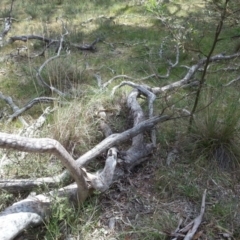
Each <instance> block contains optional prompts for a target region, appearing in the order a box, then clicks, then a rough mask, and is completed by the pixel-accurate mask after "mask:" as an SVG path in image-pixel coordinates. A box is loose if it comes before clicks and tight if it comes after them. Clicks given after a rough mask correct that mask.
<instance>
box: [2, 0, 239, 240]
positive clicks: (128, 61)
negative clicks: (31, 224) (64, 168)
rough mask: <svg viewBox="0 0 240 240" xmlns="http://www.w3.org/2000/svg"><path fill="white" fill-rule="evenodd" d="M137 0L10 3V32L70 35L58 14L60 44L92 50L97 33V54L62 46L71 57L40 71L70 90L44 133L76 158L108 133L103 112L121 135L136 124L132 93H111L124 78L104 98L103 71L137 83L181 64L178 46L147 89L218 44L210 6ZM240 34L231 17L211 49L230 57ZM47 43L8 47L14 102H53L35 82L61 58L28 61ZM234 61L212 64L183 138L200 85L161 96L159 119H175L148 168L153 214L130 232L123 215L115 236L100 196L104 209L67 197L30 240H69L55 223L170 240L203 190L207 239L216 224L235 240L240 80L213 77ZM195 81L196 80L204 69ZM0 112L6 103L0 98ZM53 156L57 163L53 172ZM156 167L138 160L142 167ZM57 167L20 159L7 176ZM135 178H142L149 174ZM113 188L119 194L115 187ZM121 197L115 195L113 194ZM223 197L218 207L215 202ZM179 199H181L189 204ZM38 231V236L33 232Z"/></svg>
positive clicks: (34, 112)
mask: <svg viewBox="0 0 240 240" xmlns="http://www.w3.org/2000/svg"><path fill="white" fill-rule="evenodd" d="M139 2H140V1H133V0H132V1H113V0H101V1H85V0H84V1H82V2H81V4H79V1H77V0H73V1H65V0H54V1H45V0H38V1H34V3H33V1H30V0H21V1H14V7H13V17H14V18H16V19H17V20H18V22H15V21H14V22H13V27H12V29H11V31H10V32H9V34H8V36H7V37H10V36H15V35H28V34H36V35H42V36H47V37H49V38H53V39H59V38H60V35H61V34H62V33H63V32H64V29H63V26H62V22H61V21H59V20H58V21H57V18H61V19H62V20H63V23H64V24H65V26H66V28H67V29H68V31H69V34H68V35H67V36H66V37H65V40H66V42H67V43H69V42H72V43H76V44H79V45H83V44H90V43H92V42H93V41H94V40H95V39H96V38H100V39H101V41H100V42H99V43H97V44H96V51H95V52H89V51H79V50H76V49H74V48H70V49H69V50H70V54H69V55H66V52H65V50H66V49H64V51H63V52H62V54H64V56H60V57H59V58H57V59H55V60H54V61H52V62H50V63H49V64H48V65H47V66H46V67H45V68H44V70H43V71H42V76H43V78H44V79H45V81H46V82H48V83H49V84H52V85H53V86H54V87H56V88H58V89H60V90H61V91H64V92H66V93H68V95H67V96H66V97H65V98H64V99H62V101H63V102H65V104H59V105H57V104H54V105H53V107H55V108H56V109H55V111H54V112H53V113H52V114H51V115H50V116H49V117H48V120H47V125H46V126H44V128H43V129H42V130H41V136H44V137H52V138H55V139H57V140H59V141H60V142H61V143H62V144H63V145H64V146H65V147H66V148H67V150H68V151H69V152H70V153H71V154H72V155H73V156H74V158H77V157H79V156H80V155H81V154H83V153H84V152H86V151H88V150H90V149H91V148H92V147H94V146H95V145H96V144H97V143H99V142H100V141H101V140H102V139H103V138H104V136H103V134H102V133H101V131H100V129H99V125H98V123H99V122H98V118H97V117H96V113H97V112H98V110H99V108H100V109H101V108H104V109H106V110H107V113H108V123H109V124H110V125H111V127H112V128H113V131H114V132H122V131H124V130H125V129H127V128H130V127H131V119H129V118H128V116H129V112H128V110H127V109H126V104H125V102H124V101H123V100H124V99H126V95H127V94H128V93H129V91H130V88H129V87H123V88H122V89H121V90H118V91H117V92H116V94H115V96H114V98H112V97H111V96H110V92H111V89H112V87H114V86H116V85H117V84H119V83H120V82H121V81H122V80H124V79H117V80H115V81H113V82H112V83H111V84H110V85H109V86H108V89H106V90H104V91H101V90H100V89H99V87H98V85H97V80H96V78H95V74H98V75H100V76H101V79H102V82H103V83H104V82H107V81H108V80H109V79H111V78H112V77H114V76H116V75H119V74H126V75H129V76H131V77H134V78H136V79H140V78H142V77H144V76H147V75H150V74H153V73H157V74H160V75H164V74H165V73H166V70H167V67H168V64H167V60H168V59H170V60H171V61H172V62H174V61H175V51H174V49H175V48H174V46H175V45H176V44H178V45H179V46H180V58H179V65H178V66H177V67H176V68H175V69H172V71H171V75H170V77H169V78H168V79H155V78H152V79H148V80H145V81H140V80H138V81H137V83H139V84H147V85H149V86H164V85H165V84H168V83H171V82H174V81H177V80H180V79H181V78H182V77H183V76H184V75H185V74H186V71H187V70H186V68H183V67H181V65H187V66H191V65H193V64H196V63H197V61H198V59H199V57H200V58H202V57H203V55H204V54H207V53H208V51H209V49H210V47H211V46H212V37H213V36H214V29H215V28H216V24H217V14H215V12H214V11H213V6H210V5H207V6H205V7H204V5H203V4H202V2H201V1H200V2H199V1H190V0H189V1H187V0H184V1H183V0H182V1H180V0H179V1H177V0H175V1H170V3H165V4H164V5H159V4H157V1H154V0H149V1H148V0H146V1H144V3H143V4H138V3H139ZM231 4H232V3H231ZM9 7H10V1H6V0H3V2H2V4H1V6H0V17H6V16H7V14H8V11H9ZM206 9H208V11H206ZM159 17H164V18H166V19H165V20H164V21H165V22H164V21H161V20H159ZM229 26H231V27H229ZM237 33H238V26H237V25H236V24H235V23H234V21H233V19H228V20H227V21H226V24H225V25H224V28H223V32H222V34H221V36H220V37H221V38H224V40H222V41H219V42H218V44H217V47H216V49H215V52H214V54H215V53H220V52H226V54H229V53H232V52H233V51H234V49H235V46H236V44H237V43H238V40H236V39H235V40H231V36H233V35H236V34H237ZM163 41H165V44H164V46H163V57H162V58H160V56H159V50H160V46H161V43H163ZM67 45H68V44H67ZM21 46H26V47H27V51H26V52H21V53H20V54H17V50H16V49H17V48H18V47H21ZM43 47H44V44H42V43H40V42H39V41H35V40H34V41H32V40H30V41H28V42H26V43H25V42H15V43H13V44H11V45H6V46H4V47H3V48H1V52H2V54H3V55H6V56H7V59H5V60H4V61H2V62H0V70H2V69H4V70H5V71H6V73H7V74H5V75H0V84H1V87H0V91H1V92H3V94H5V95H9V96H11V97H12V98H13V100H14V101H15V103H16V104H17V105H18V106H19V107H21V106H23V105H24V104H25V103H26V102H28V101H29V100H31V99H32V98H34V97H37V96H46V95H48V96H55V97H57V96H56V94H54V93H51V91H49V90H48V89H45V88H43V87H41V86H39V85H38V83H37V81H36V69H38V68H39V67H40V66H41V65H42V64H43V62H44V61H45V60H46V59H48V58H49V57H50V56H54V55H55V54H56V53H55V50H56V47H51V48H49V49H47V50H46V52H45V56H44V57H37V58H31V59H28V58H27V56H33V55H34V54H38V53H40V52H41V50H42V49H43ZM10 53H11V55H10ZM235 64H236V65H239V60H238V59H235V60H234V61H233V62H231V63H229V65H227V64H225V63H217V64H212V65H211V67H210V68H209V73H208V74H207V76H206V78H207V80H206V84H205V85H204V88H203V92H202V95H201V100H200V105H199V108H198V111H197V113H196V116H195V122H194V128H193V130H192V132H189V131H188V118H178V117H179V114H180V112H181V109H187V110H191V109H192V105H193V102H194V98H195V91H196V88H194V87H190V88H184V89H177V90H176V91H174V92H171V93H169V94H162V95H159V96H158V98H157V99H156V101H155V105H154V107H155V114H159V113H161V112H162V109H165V112H164V113H166V114H174V116H176V117H177V118H176V119H175V120H173V121H169V122H166V123H163V124H161V125H160V126H159V127H157V149H156V151H155V152H154V156H153V157H151V158H149V162H150V165H149V166H151V164H153V166H152V168H153V169H154V177H153V181H152V182H151V184H152V185H154V191H150V190H149V189H146V194H145V195H146V196H148V194H150V196H151V197H152V198H155V199H157V202H158V204H156V206H155V209H156V211H154V212H151V213H149V215H146V216H141V219H137V220H136V221H133V222H134V224H131V226H130V225H124V223H123V222H122V221H123V219H124V218H123V219H122V220H121V219H120V220H119V219H117V223H116V226H117V227H116V229H115V230H114V231H113V232H111V233H109V232H108V229H107V223H106V222H104V220H105V219H103V218H101V216H102V215H101V214H103V215H104V214H105V212H104V208H103V209H101V210H100V208H101V206H102V205H104V197H102V198H103V200H102V202H101V201H100V200H97V199H98V196H96V197H95V198H94V199H93V200H91V201H89V202H86V204H84V206H82V207H81V208H80V209H79V208H76V207H73V206H70V205H69V203H68V202H66V201H65V200H61V199H56V205H54V207H53V217H52V218H51V221H50V222H46V223H45V227H44V228H43V229H42V231H41V230H40V229H39V228H38V230H37V231H39V235H38V236H37V237H36V235H34V236H35V239H37V238H38V239H61V237H63V236H64V235H63V232H62V231H61V230H60V227H59V226H62V228H61V229H63V230H64V229H65V230H66V229H68V230H69V232H70V233H71V234H72V235H74V237H80V238H81V239H85V240H88V239H92V238H93V237H92V234H93V236H95V237H96V239H100V237H105V239H111V237H115V238H117V239H124V240H126V239H146V240H150V239H166V237H165V235H164V234H163V232H166V231H167V232H168V231H172V230H174V229H175V228H176V227H177V223H178V220H179V219H178V216H179V215H181V214H183V216H186V215H187V214H189V212H190V215H191V217H196V216H197V215H198V213H199V211H198V210H199V209H200V204H201V196H202V194H203V191H204V189H205V188H207V189H208V195H207V201H208V203H209V205H208V206H207V209H206V219H205V222H206V224H205V222H204V224H203V226H202V228H203V229H204V231H205V233H206V234H205V236H206V237H209V236H211V237H212V238H214V237H215V236H218V234H219V230H216V229H215V228H214V227H215V226H218V225H219V226H221V227H224V228H226V229H228V230H232V231H233V232H234V234H235V238H236V239H237V238H238V236H239V230H238V229H239V224H238V221H237V220H238V218H237V216H236V215H234V212H236V213H238V214H239V212H240V210H239V209H238V205H237V203H236V201H235V199H234V198H233V197H230V196H231V195H233V192H234V194H236V196H238V197H239V193H238V192H237V190H236V189H237V186H238V181H239V177H238V175H239V174H238V172H239V151H238V145H239V137H238V135H239V117H240V109H239V107H238V103H239V93H238V92H239V90H240V89H239V83H235V84H234V85H231V86H229V87H224V86H223V85H224V84H226V83H228V82H229V81H231V80H232V79H234V78H235V77H236V76H237V75H238V73H237V72H236V71H231V72H229V71H218V70H219V69H220V68H225V67H228V66H230V67H231V66H235ZM214 71H216V72H214ZM195 77H196V78H197V79H200V77H201V72H198V73H197V74H196V75H195ZM141 104H142V106H143V108H144V109H145V110H146V111H147V103H146V101H145V100H141ZM173 105H174V107H173ZM0 107H1V109H3V108H4V107H6V105H5V103H4V102H3V101H2V100H1V101H0ZM43 109H44V106H43V105H40V106H35V107H34V108H33V109H31V110H29V111H28V112H26V113H24V114H23V117H24V118H27V115H31V116H32V118H31V121H30V122H33V121H34V120H35V119H37V117H38V116H39V115H40V114H41V113H42V110H43ZM7 113H9V114H11V113H12V111H11V109H10V108H7ZM0 126H1V129H2V130H4V131H10V132H17V131H18V130H19V129H20V128H21V127H22V125H21V123H20V122H19V121H18V120H17V121H15V122H13V123H11V124H9V125H5V124H4V121H1V122H0ZM174 148H177V150H178V154H177V158H176V159H175V160H174V162H173V163H171V165H170V166H168V165H167V164H166V159H167V156H168V154H169V152H171V151H172V150H173V149H174ZM0 157H1V156H0ZM10 157H11V158H12V159H16V155H14V154H12V153H10ZM152 158H153V159H152ZM98 160H100V161H99V162H97V163H96V164H95V163H94V164H93V165H91V166H90V168H91V170H92V171H95V170H96V169H99V167H100V166H101V165H102V157H99V159H98ZM151 160H152V161H151ZM49 161H50V163H51V168H49V167H48V166H49ZM33 162H34V163H35V164H32V163H33ZM154 164H156V165H154ZM149 166H148V165H147V166H145V165H143V169H146V168H148V167H149ZM60 171H61V166H60V165H59V163H58V162H57V160H56V159H54V158H51V160H49V156H47V155H31V154H28V155H26V158H25V159H24V161H18V160H16V161H15V163H14V164H13V165H11V166H6V168H5V176H4V177H13V178H20V177H32V178H36V177H40V176H52V175H54V174H57V173H59V172H60ZM133 174H134V173H133ZM138 181H143V182H145V180H142V179H140V180H138ZM128 187H132V186H128ZM113 188H116V189H117V187H116V186H115V187H113ZM116 191H117V190H116ZM226 192H227V194H225V193H226ZM107 194H110V193H106V195H107ZM118 194H119V192H117V193H116V195H118ZM132 194H133V193H132ZM143 195H144V194H143ZM114 196H115V195H114ZM146 196H141V197H140V195H137V197H138V198H140V199H141V200H142V198H143V200H144V201H146V202H145V205H147V204H150V203H149V201H150V200H149V199H151V197H150V198H149V199H148V200H146V199H144V197H146ZM14 197H16V196H10V195H9V194H7V193H1V195H0V199H1V201H0V202H1V203H2V205H1V208H4V207H6V206H7V205H8V204H9V203H10V202H12V201H13V199H14ZM18 197H19V196H18ZM220 197H221V198H223V200H222V201H216V198H220ZM129 199H130V200H131V201H133V200H134V199H135V195H130V196H129ZM121 200H122V199H121ZM118 201H120V200H118ZM131 201H130V202H131ZM178 201H179V202H178ZM150 202H151V201H150ZM161 203H164V204H168V203H173V205H174V207H173V206H172V205H171V204H170V205H164V206H165V207H163V206H162V205H161ZM179 204H183V206H182V205H181V206H182V208H181V206H180V207H179V206H178V205H179ZM188 204H190V205H188ZM171 206H172V207H171ZM179 209H181V211H180V210H179ZM183 209H184V210H183ZM186 209H187V210H186ZM114 210H115V213H116V212H118V213H119V212H120V213H121V211H120V210H119V208H116V209H114ZM185 210H186V211H188V212H185ZM118 216H119V215H118ZM125 220H126V219H124V221H125ZM211 224H212V225H213V226H214V227H212V225H211ZM231 224H232V225H231ZM230 225H231V226H230ZM209 226H210V227H209ZM232 226H233V227H232ZM231 227H232V228H234V229H231ZM37 231H36V229H34V230H33V232H34V234H35V232H37ZM32 234H33V233H32Z"/></svg>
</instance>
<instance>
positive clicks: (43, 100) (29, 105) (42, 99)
mask: <svg viewBox="0 0 240 240" xmlns="http://www.w3.org/2000/svg"><path fill="white" fill-rule="evenodd" d="M56 100H57V99H56V98H51V97H38V98H34V99H32V100H31V101H30V102H28V103H27V104H25V105H24V106H23V107H22V108H21V109H15V110H16V111H15V112H14V113H13V114H12V115H10V116H9V121H12V120H14V119H15V118H17V117H18V116H20V115H21V114H23V113H24V112H25V111H27V110H29V109H30V108H32V107H33V106H34V105H36V104H38V103H51V102H54V101H56Z"/></svg>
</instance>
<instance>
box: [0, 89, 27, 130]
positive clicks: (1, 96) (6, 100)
mask: <svg viewBox="0 0 240 240" xmlns="http://www.w3.org/2000/svg"><path fill="white" fill-rule="evenodd" d="M0 99H2V100H4V101H5V102H6V103H7V104H8V105H9V106H10V107H11V108H12V110H13V112H17V111H19V110H20V109H19V107H18V106H17V105H16V104H15V103H14V102H13V100H12V98H11V97H10V96H5V95H3V94H2V93H1V92H0ZM19 120H20V121H21V123H22V124H23V126H25V127H26V126H28V124H27V123H26V121H25V120H24V119H23V118H22V117H20V118H19Z"/></svg>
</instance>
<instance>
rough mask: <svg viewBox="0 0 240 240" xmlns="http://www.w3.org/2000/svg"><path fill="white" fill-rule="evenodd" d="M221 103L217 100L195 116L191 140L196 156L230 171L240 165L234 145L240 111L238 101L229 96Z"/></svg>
mask: <svg viewBox="0 0 240 240" xmlns="http://www.w3.org/2000/svg"><path fill="white" fill-rule="evenodd" d="M223 101H226V99H225V100H223ZM223 101H222V100H221V101H220V100H219V99H218V100H216V102H215V103H212V104H211V105H210V106H209V107H207V109H206V110H204V111H201V112H199V113H198V114H197V115H196V116H195V124H194V126H193V128H192V129H191V132H190V139H191V141H192V143H193V144H192V147H193V150H194V152H195V153H197V154H200V155H203V156H205V157H206V158H207V159H209V160H215V162H217V164H218V165H219V166H220V167H223V168H228V169H230V168H234V167H236V166H238V165H239V157H240V151H239V148H238V146H237V144H238V141H239V139H238V131H239V118H240V110H239V108H238V99H237V98H234V97H232V99H228V100H227V101H226V102H225V103H224V102H223Z"/></svg>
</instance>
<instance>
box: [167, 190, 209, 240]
mask: <svg viewBox="0 0 240 240" xmlns="http://www.w3.org/2000/svg"><path fill="white" fill-rule="evenodd" d="M206 195H207V190H206V189H205V190H204V193H203V196H202V204H201V211H200V214H199V216H198V217H196V218H195V219H194V220H193V221H191V222H190V223H188V224H187V225H186V226H185V227H183V228H181V224H182V220H180V221H179V224H178V227H177V229H176V230H175V231H174V232H171V233H167V234H168V235H169V236H171V237H174V239H175V240H177V239H178V237H179V238H181V239H182V238H184V240H193V239H194V236H195V234H196V231H197V229H198V227H199V226H200V224H201V222H202V218H203V215H204V212H205V201H206Z"/></svg>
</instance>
